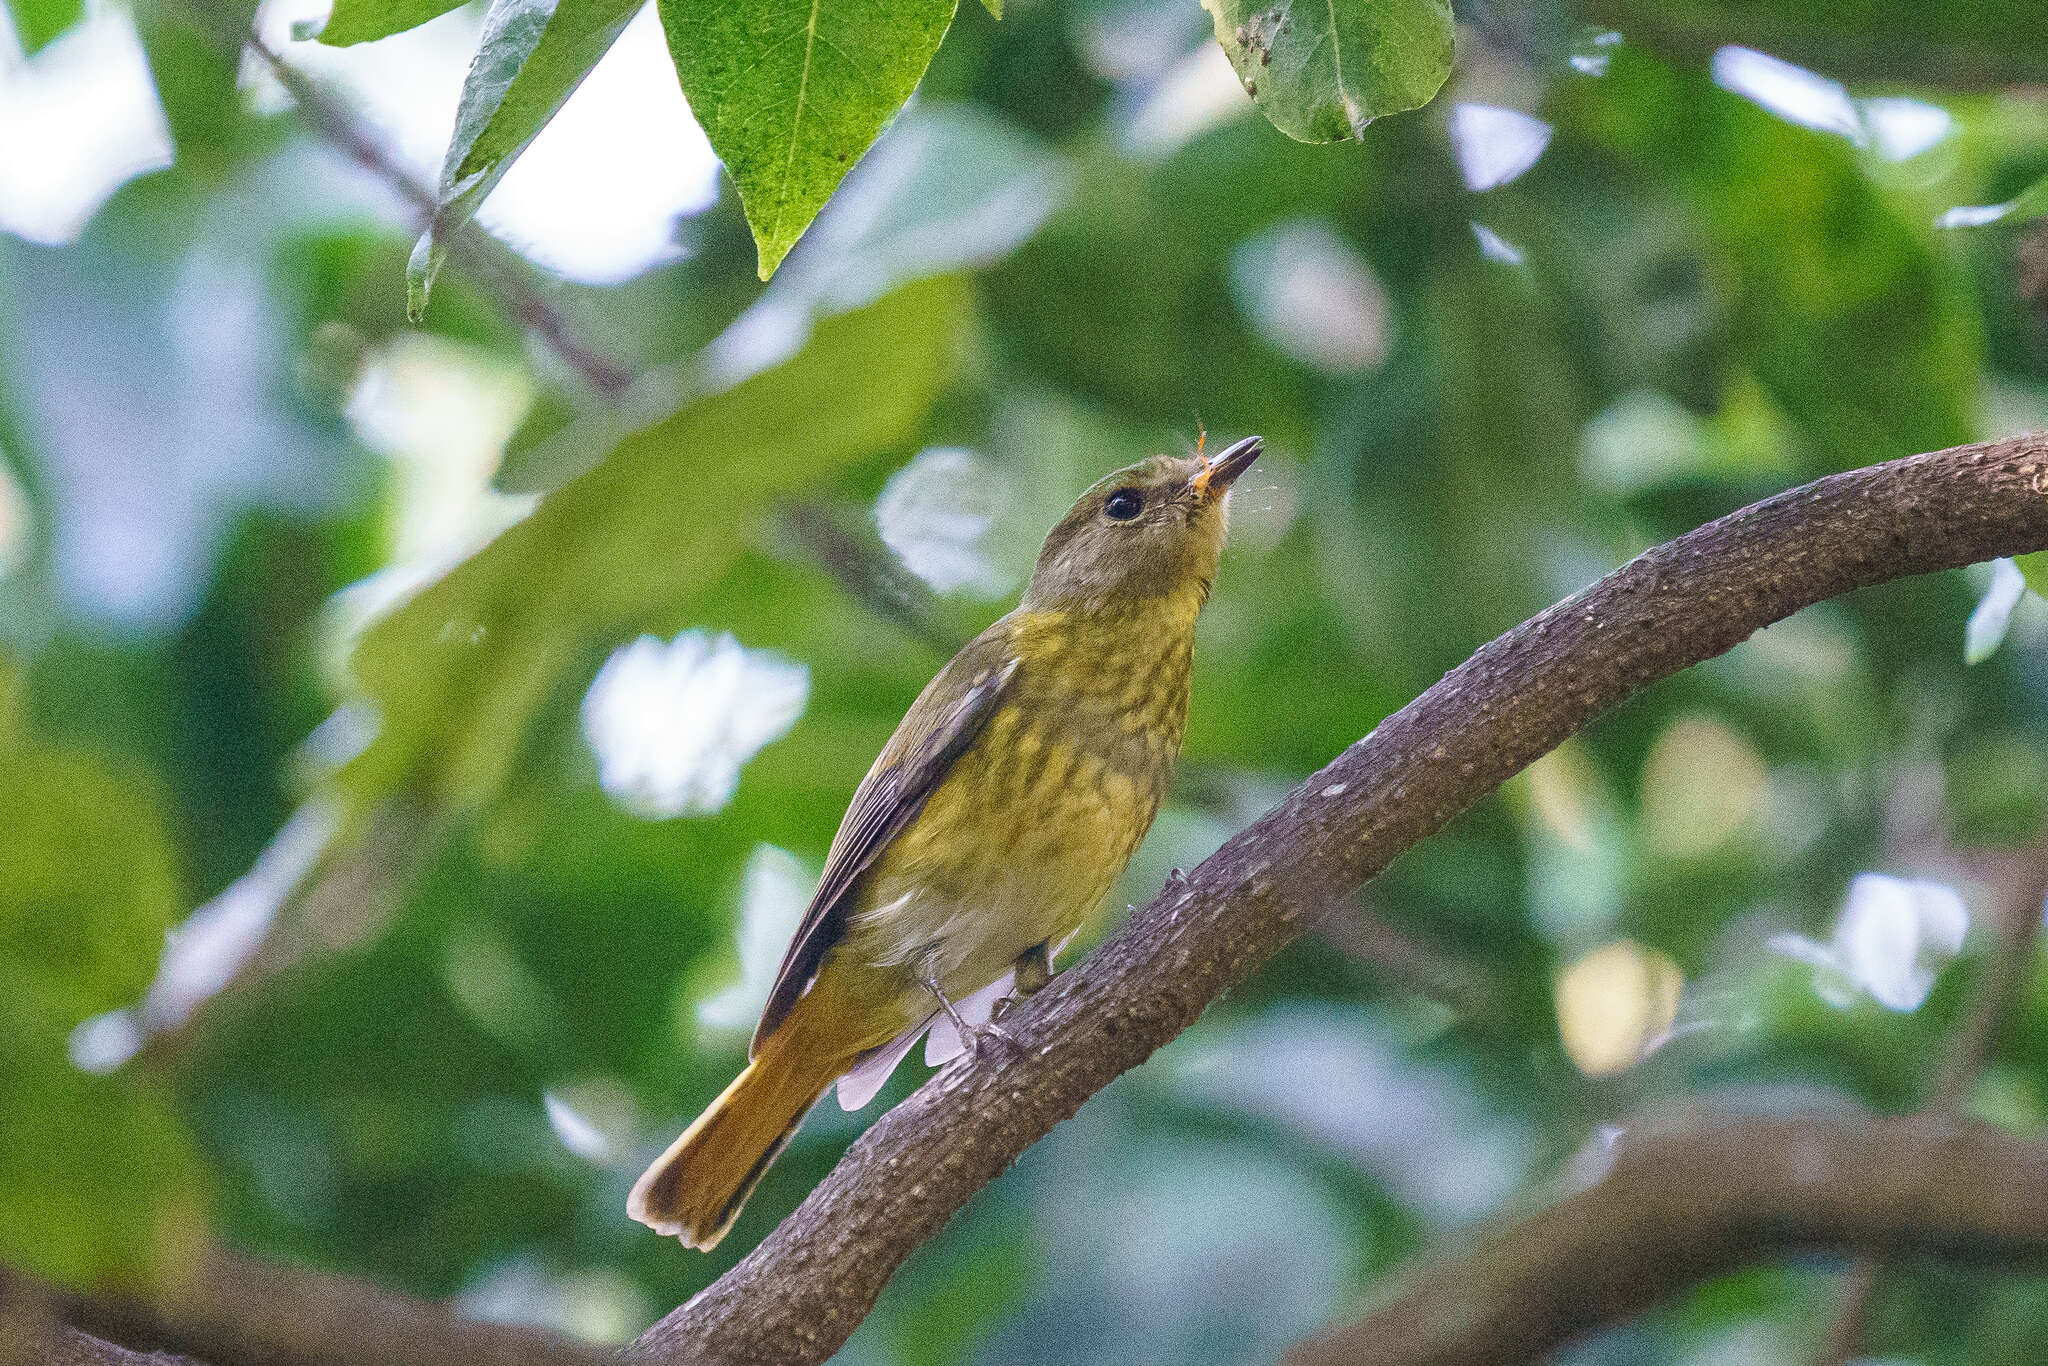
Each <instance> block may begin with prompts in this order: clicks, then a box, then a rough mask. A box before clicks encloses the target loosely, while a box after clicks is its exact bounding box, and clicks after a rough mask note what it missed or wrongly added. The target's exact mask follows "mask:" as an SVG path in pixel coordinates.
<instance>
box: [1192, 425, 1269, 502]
mask: <svg viewBox="0 0 2048 1366" xmlns="http://www.w3.org/2000/svg"><path fill="white" fill-rule="evenodd" d="M1264 449H1265V445H1264V443H1263V441H1262V439H1261V438H1259V437H1256V436H1248V437H1246V438H1245V439H1244V440H1242V441H1239V442H1237V443H1236V444H1235V445H1232V446H1230V447H1228V448H1227V449H1225V450H1224V451H1223V452H1222V453H1221V454H1220V455H1217V456H1216V457H1215V458H1213V459H1211V460H1210V461H1209V463H1208V464H1206V465H1204V466H1202V468H1200V469H1198V470H1196V471H1195V476H1194V478H1192V479H1190V480H1188V492H1189V493H1192V494H1194V495H1195V496H1196V497H1197V498H1221V497H1222V496H1223V495H1224V493H1225V492H1226V491H1227V490H1228V489H1229V488H1230V486H1231V485H1232V484H1233V483H1235V482H1236V481H1237V476H1239V475H1240V474H1243V473H1244V472H1245V471H1246V470H1248V469H1250V468H1251V467H1252V461H1254V460H1257V459H1258V458H1259V453H1260V452H1261V451H1263V450H1264Z"/></svg>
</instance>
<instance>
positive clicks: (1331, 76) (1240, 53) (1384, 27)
mask: <svg viewBox="0 0 2048 1366" xmlns="http://www.w3.org/2000/svg"><path fill="white" fill-rule="evenodd" d="M1202 8H1204V9H1206V10H1208V11H1209V13H1210V15H1211V17H1213V18H1214V19H1215V21H1216V41H1217V42H1219V43H1221V44H1222V45H1223V51H1224V52H1225V53H1227V54H1228V55H1229V57H1230V64H1231V65H1232V66H1234V67H1236V68H1237V77H1238V79H1239V80H1241V81H1243V82H1244V88H1245V93H1246V94H1248V95H1250V96H1251V97H1252V101H1253V103H1255V104H1257V105H1258V106H1259V110H1260V112H1261V113H1263V114H1265V116H1266V117H1267V119H1269V120H1271V122H1272V124H1273V126H1274V127H1275V128H1278V129H1279V130H1280V131H1281V132H1283V133H1285V134H1287V136H1289V137H1291V138H1294V139H1295V140H1297V141H1300V142H1342V141H1344V140H1345V139H1347V138H1355V137H1360V136H1363V134H1364V132H1365V125H1366V124H1368V123H1370V122H1372V121H1373V120H1374V119H1376V118H1378V117H1380V116H1381V115H1382V114H1398V113H1400V112H1402V111H1403V110H1406V109H1417V108H1420V107H1421V106H1423V105H1425V104H1427V103H1429V101H1430V98H1431V97H1432V96H1434V95H1435V94H1436V92H1437V90H1438V89H1439V88H1441V87H1442V85H1443V83H1444V78H1445V77H1447V76H1449V75H1450V73H1451V48H1452V44H1453V40H1454V38H1455V34H1456V25H1455V24H1454V23H1453V21H1452V19H1451V6H1450V3H1449V0H1322V3H1320V4H1316V3H1305V4H1295V3H1293V0H1275V3H1271V4H1262V3H1256V2H1255V0H1202Z"/></svg>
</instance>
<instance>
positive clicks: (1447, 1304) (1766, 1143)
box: [1283, 1112, 2048, 1366]
mask: <svg viewBox="0 0 2048 1366" xmlns="http://www.w3.org/2000/svg"><path fill="white" fill-rule="evenodd" d="M1606 1156H1607V1159H1608V1161H1609V1163H1610V1165H1609V1166H1608V1167H1607V1170H1606V1172H1605V1173H1604V1174H1603V1175H1601V1176H1600V1177H1599V1179H1598V1180H1596V1181H1594V1182H1593V1183H1592V1184H1591V1185H1589V1186H1587V1187H1585V1188H1584V1189H1582V1190H1579V1191H1577V1192H1575V1193H1573V1194H1571V1195H1568V1196H1566V1197H1565V1198H1564V1199H1562V1200H1559V1201H1558V1202H1557V1203H1556V1204H1554V1205H1551V1206H1550V1207H1549V1208H1547V1209H1545V1210H1543V1211H1542V1212H1540V1213H1538V1214H1536V1215H1533V1216H1531V1217H1529V1218H1526V1219H1522V1220H1520V1221H1518V1222H1516V1223H1513V1224H1510V1225H1508V1226H1507V1227H1505V1228H1503V1229H1501V1230H1499V1231H1497V1232H1495V1233H1493V1234H1492V1235H1491V1236H1488V1237H1485V1238H1482V1239H1481V1240H1480V1241H1479V1242H1478V1243H1477V1244H1476V1245H1475V1246H1473V1247H1471V1248H1470V1249H1468V1250H1467V1251H1465V1252H1464V1253H1462V1254H1461V1255H1458V1256H1454V1257H1451V1258H1449V1259H1447V1260H1444V1261H1440V1262H1437V1263H1435V1264H1433V1265H1432V1266H1430V1267H1428V1268H1427V1269H1425V1270H1423V1271H1421V1272H1419V1273H1417V1274H1416V1275H1415V1276H1414V1277H1413V1278H1412V1279H1410V1280H1409V1281H1408V1282H1407V1283H1406V1284H1405V1285H1403V1286H1402V1287H1401V1289H1400V1291H1399V1292H1398V1293H1397V1294H1396V1295H1395V1296H1394V1297H1393V1298H1392V1299H1391V1300H1389V1301H1388V1302H1387V1303H1385V1304H1384V1305H1382V1306H1381V1307H1380V1308H1379V1309H1377V1310H1375V1311H1374V1312H1372V1313H1371V1314H1368V1315H1367V1316H1366V1317H1365V1318H1363V1319H1360V1320H1358V1321H1357V1322H1355V1323H1351V1324H1348V1325H1346V1326H1345V1327H1342V1328H1338V1329H1334V1330H1332V1331H1330V1332H1328V1333H1325V1334H1323V1335H1321V1336H1320V1337H1316V1338H1312V1339H1310V1340H1309V1341H1307V1342H1305V1343H1303V1344H1301V1345H1300V1346H1299V1347H1296V1348H1295V1349H1294V1350H1293V1351H1292V1352H1289V1353H1288V1354H1287V1356H1286V1357H1285V1358H1283V1366H1339V1363H1341V1364H1342V1366H1508V1363H1511V1362H1530V1361H1539V1360H1542V1359H1543V1358H1544V1356H1545V1355H1546V1354H1548V1353H1549V1352H1550V1351H1552V1350H1553V1349H1555V1348H1557V1347H1559V1346H1561V1345H1562V1344H1564V1343H1566V1342H1569V1341H1570V1340H1571V1339H1573V1338H1575V1337H1577V1336H1579V1335H1580V1334H1582V1333H1586V1332H1588V1331H1590V1330H1592V1329H1595V1328H1599V1327H1602V1326H1603V1325H1606V1324H1611V1323H1618V1322H1621V1321H1622V1320H1625V1319H1628V1318H1631V1317H1633V1316H1634V1315H1636V1314H1638V1313H1641V1312H1642V1311H1643V1310H1645V1309H1647V1308H1649V1307H1650V1306H1652V1305H1654V1304H1656V1303H1657V1302H1658V1301H1660V1300H1663V1299H1665V1298H1667V1297H1668V1296H1670V1295H1672V1294H1673V1293H1675V1292H1677V1291H1679V1290H1682V1289H1684V1288H1685V1287H1687V1286H1690V1285H1694V1284H1696V1283H1698V1282H1700V1281H1703V1280H1706V1279H1708V1278H1710V1277H1712V1276H1716V1275H1719V1274H1720V1273H1722V1272H1724V1271H1729V1270H1732V1269H1734V1268H1736V1267H1738V1266H1744V1265H1748V1264H1750V1263H1754V1262H1760V1261H1768V1260H1772V1259H1775V1258H1780V1257H1784V1256H1788V1255H1795V1254H1800V1253H1813V1252H1831V1253H1841V1254H1851V1253H1868V1254H1871V1255H1876V1256H1884V1257H1903V1256H1928V1257H1940V1258H1946V1259H1950V1260H1956V1261H1966V1262H1979V1263H1996V1264H2001V1265H2003V1264H2011V1263H2028V1264H2037V1263H2040V1262H2042V1261H2044V1260H2048V1147H2043V1146H2042V1145H2040V1144H2038V1143H2033V1142H2029V1141H2027V1140H2025V1139H2022V1138H2019V1137H2016V1136H2014V1135H2012V1134H2008V1133H2005V1132H2003V1131H2001V1130H1997V1129H1993V1128H1990V1127H1988V1126H1985V1125H1981V1124H1972V1123H1967V1122H1964V1121H1959V1120H1955V1119H1949V1118H1944V1117H1941V1116H1935V1115H1915V1116H1911V1117H1907V1118H1898V1119H1888V1118H1877V1117H1873V1116H1870V1115H1865V1114H1861V1113H1856V1112H1850V1113H1846V1114H1834V1115H1826V1116H1816V1115H1809V1116H1804V1117H1801V1118H1796V1119H1782V1118H1773V1119H1758V1118H1746V1117H1737V1116H1720V1117H1714V1116H1703V1117H1698V1118H1694V1119H1692V1120H1690V1121H1686V1122H1672V1121H1666V1122H1664V1123H1662V1124H1656V1125H1652V1126H1650V1127H1649V1128H1648V1129H1647V1130H1645V1131H1643V1132H1638V1133H1631V1134H1629V1135H1627V1136H1626V1137H1624V1138H1623V1139H1622V1140H1621V1141H1620V1142H1619V1144H1618V1145H1617V1147H1616V1149H1615V1150H1614V1151H1613V1152H1611V1153H1609V1154H1607V1155H1606Z"/></svg>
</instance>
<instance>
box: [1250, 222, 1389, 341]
mask: <svg viewBox="0 0 2048 1366" xmlns="http://www.w3.org/2000/svg"><path fill="white" fill-rule="evenodd" d="M1230 284H1231V293H1232V294H1233V295H1234V296H1235V297H1236V300H1237V307H1238V311H1239V312H1240V313H1242V314H1243V315H1244V317H1245V320H1246V321H1247V322H1249V323H1250V324H1251V325H1252V328H1253V330H1254V331H1256V332H1257V333H1258V334H1259V336H1260V337H1261V338H1262V339H1264V340H1265V342H1266V343H1267V344H1268V345H1270V346H1272V347H1274V348H1275V349H1276V350H1279V351H1281V352H1283V353H1284V354H1286V355H1287V356H1288V357H1290V358H1291V359H1293V360H1296V361H1299V362H1300V363H1301V364H1303V365H1307V366H1310V367H1311V368H1313V369H1317V370H1321V371H1323V372H1324V373H1326V374H1333V375H1343V374H1357V373H1359V372H1360V371H1364V370H1371V369H1374V368H1376V367H1377V366H1379V365H1380V364H1381V363H1382V362H1384V361H1385V360H1386V358H1387V353H1388V351H1389V350H1390V349H1391V347H1392V346H1393V306H1392V305H1391V304H1390V303H1389V302H1388V300H1387V293H1386V290H1385V289H1384V288H1383V287H1382V286H1381V284H1380V282H1379V277H1378V276H1376V275H1374V274H1373V272H1372V267H1370V266H1369V265H1367V264H1366V261H1365V258H1364V257H1363V256H1361V255H1360V254H1359V253H1358V250H1357V249H1356V248H1355V247H1353V246H1352V245H1351V244H1350V243H1349V242H1348V241H1346V240H1345V239H1344V238H1343V237H1342V236H1340V235H1339V234H1338V232H1337V230H1336V229H1335V228H1332V227H1331V226H1330V225H1329V224H1327V223H1324V222H1322V221H1321V220H1320V219H1314V218H1295V219H1289V220H1287V221H1285V222H1282V223H1276V224H1274V225H1273V226H1272V227H1270V228H1266V229H1264V230H1263V231H1261V232H1258V233H1254V234H1253V235H1252V236H1250V237H1247V238H1246V239H1245V240H1244V241H1242V242H1239V243H1238V244H1237V246H1236V247H1235V248H1234V249H1233V250H1232V251H1231V253H1230Z"/></svg>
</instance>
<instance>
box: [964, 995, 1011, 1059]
mask: <svg viewBox="0 0 2048 1366" xmlns="http://www.w3.org/2000/svg"><path fill="white" fill-rule="evenodd" d="M1009 999H1010V998H1009V997H1007V996H1006V997H1004V998H1003V1000H1004V1001H1007V1000H1009ZM1001 1006H1002V1002H997V1009H998V1010H1000V1009H1001ZM967 1051H968V1052H970V1053H972V1054H973V1055H974V1058H975V1061H977V1062H991V1061H1000V1060H1003V1059H1007V1060H1009V1061H1011V1062H1015V1061H1016V1060H1017V1059H1019V1058H1021V1057H1023V1056H1024V1045H1023V1044H1021V1043H1019V1042H1017V1036H1016V1035H1015V1034H1012V1033H1011V1032H1010V1031H1009V1030H1007V1029H1005V1028H1003V1027H1002V1026H1001V1025H999V1024H997V1023H996V1021H995V1013H994V1012H991V1014H990V1018H989V1021H988V1023H987V1024H984V1025H981V1026H979V1027H978V1028H975V1029H973V1030H971V1031H969V1033H968V1035H967Z"/></svg>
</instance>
